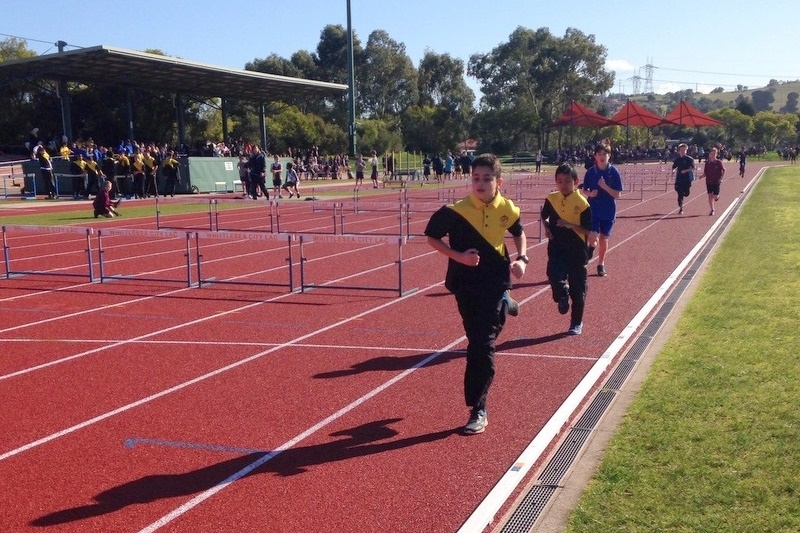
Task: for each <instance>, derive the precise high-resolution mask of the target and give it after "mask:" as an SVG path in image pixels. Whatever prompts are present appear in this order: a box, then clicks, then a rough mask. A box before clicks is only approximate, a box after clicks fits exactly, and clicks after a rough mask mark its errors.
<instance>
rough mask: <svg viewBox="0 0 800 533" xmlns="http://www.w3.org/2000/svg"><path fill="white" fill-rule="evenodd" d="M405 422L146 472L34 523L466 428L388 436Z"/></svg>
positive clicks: (286, 472) (292, 471) (290, 471)
mask: <svg viewBox="0 0 800 533" xmlns="http://www.w3.org/2000/svg"><path fill="white" fill-rule="evenodd" d="M401 420H402V418H388V419H384V420H377V421H374V422H368V423H366V424H362V425H360V426H356V427H354V428H350V429H346V430H342V431H336V432H334V433H331V434H330V436H331V437H344V438H338V439H335V440H331V441H329V442H324V443H321V444H313V445H309V446H301V447H297V448H290V449H288V450H284V451H271V452H270V451H264V452H255V453H250V454H247V455H242V456H239V457H235V458H233V459H229V460H227V461H222V462H220V463H214V464H211V465H208V466H205V467H203V468H199V469H197V470H192V471H189V472H183V473H180V474H161V475H152V476H145V477H142V478H139V479H136V480H133V481H130V482H127V483H123V484H122V485H118V486H116V487H112V488H110V489H108V490H105V491H103V492H101V493H99V494H97V495H96V496H94V498H93V499H94V503H91V504H88V505H83V506H80V507H73V508H70V509H63V510H60V511H55V512H53V513H50V514H47V515H44V516H42V517H40V518H37V519H36V520H33V521H32V522H31V525H33V526H38V527H48V526H54V525H58V524H66V523H69V522H75V521H78V520H85V519H87V518H91V517H94V516H101V515H104V514H109V513H113V512H117V511H120V510H122V509H124V508H126V507H128V506H131V505H141V504H146V503H151V502H154V501H157V500H161V499H165V498H175V497H179V496H184V497H186V496H191V495H194V494H198V493H201V492H203V491H206V490H209V489H211V488H213V487H215V486H217V485H219V484H220V483H222V482H224V481H226V480H228V479H229V478H233V479H240V478H243V477H248V476H253V475H258V474H268V473H273V474H276V475H278V476H294V475H297V474H302V473H303V472H306V471H307V470H308V468H309V467H311V466H314V465H320V464H325V463H332V462H335V461H346V460H348V459H352V458H356V457H362V456H366V455H374V454H378V453H383V452H388V451H393V450H398V449H401V448H407V447H409V446H415V445H417V444H424V443H429V442H434V441H437V440H441V439H445V438H447V437H449V436H451V435H458V434H459V432H460V428H452V429H445V430H442V431H436V432H433V433H427V434H422V435H414V436H411V437H404V438H401V439H396V440H387V439H391V438H392V437H395V436H397V435H398V434H399V432H398V431H397V430H395V429H392V428H391V427H389V426H390V425H391V424H394V423H396V422H399V421H401ZM378 441H383V442H378ZM248 469H252V471H249V472H247V470H248ZM243 470H244V471H245V472H243Z"/></svg>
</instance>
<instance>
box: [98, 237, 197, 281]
mask: <svg viewBox="0 0 800 533" xmlns="http://www.w3.org/2000/svg"><path fill="white" fill-rule="evenodd" d="M104 236H105V237H128V238H138V237H143V238H147V239H181V238H182V239H184V242H185V245H186V252H185V254H184V257H185V258H186V277H185V278H159V277H151V276H143V275H139V273H137V274H136V275H127V276H126V275H109V274H107V273H106V270H107V267H106V261H107V259H106V249H105V248H104V247H103V237H104ZM191 236H192V233H191V232H189V231H179V230H166V229H157V230H149V229H122V228H120V229H115V228H102V229H98V230H97V250H98V254H99V256H100V259H99V260H100V283H104V282H105V281H107V280H128V281H159V282H170V283H183V282H184V281H185V282H186V286H187V287H191V286H192V254H191V242H192V241H191ZM172 268H174V267H167V268H164V269H162V270H171V269H172Z"/></svg>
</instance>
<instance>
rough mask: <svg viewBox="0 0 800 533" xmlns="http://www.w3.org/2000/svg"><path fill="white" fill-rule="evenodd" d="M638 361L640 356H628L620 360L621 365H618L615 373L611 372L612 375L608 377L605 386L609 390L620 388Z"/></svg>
mask: <svg viewBox="0 0 800 533" xmlns="http://www.w3.org/2000/svg"><path fill="white" fill-rule="evenodd" d="M638 361H639V357H638V356H637V357H626V358H625V359H623V360H622V361H620V363H619V365H617V368H616V369H614V373H613V374H611V376H609V378H608V381H606V384H605V387H604V388H606V389H609V390H620V389H621V388H622V385H623V384H624V383H625V380H626V379H628V376H629V375H630V373H631V372H632V371H633V367H635V366H636V363H637V362H638Z"/></svg>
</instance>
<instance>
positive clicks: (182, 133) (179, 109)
mask: <svg viewBox="0 0 800 533" xmlns="http://www.w3.org/2000/svg"><path fill="white" fill-rule="evenodd" d="M185 113H186V104H185V103H184V101H183V93H176V94H175V119H176V122H177V123H178V146H184V145H185V144H186V123H185V121H184V115H185Z"/></svg>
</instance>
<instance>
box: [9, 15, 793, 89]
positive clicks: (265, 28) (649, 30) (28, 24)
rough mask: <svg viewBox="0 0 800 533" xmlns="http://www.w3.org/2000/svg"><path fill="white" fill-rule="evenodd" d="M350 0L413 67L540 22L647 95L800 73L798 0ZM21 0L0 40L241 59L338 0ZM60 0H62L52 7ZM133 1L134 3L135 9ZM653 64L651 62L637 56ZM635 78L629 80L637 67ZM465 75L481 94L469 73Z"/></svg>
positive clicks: (303, 43)
mask: <svg viewBox="0 0 800 533" xmlns="http://www.w3.org/2000/svg"><path fill="white" fill-rule="evenodd" d="M537 4H545V2H534V1H532V0H492V1H490V2H486V1H480V2H479V1H475V0H460V1H456V0H427V1H425V0H399V1H397V0H396V1H391V2H390V1H386V0H350V5H351V6H350V7H351V19H352V26H353V30H354V31H355V34H356V36H357V37H358V39H359V40H360V41H361V43H362V44H366V41H367V38H368V36H369V34H370V33H371V32H372V31H374V30H376V29H382V30H385V31H386V32H387V33H388V34H389V36H390V37H391V38H392V39H394V40H395V41H397V42H399V43H402V44H404V45H405V47H406V52H407V53H408V55H409V57H410V58H411V60H412V61H413V63H414V65H415V66H418V65H419V62H420V60H421V59H422V57H423V56H424V54H425V52H426V50H431V51H433V52H435V53H438V54H445V53H447V54H450V56H452V57H454V58H458V59H461V60H463V61H464V63H465V65H466V63H467V62H468V61H469V58H470V56H472V55H473V54H486V53H489V52H491V51H492V49H494V48H495V47H497V46H498V45H500V44H502V43H506V42H508V38H509V36H510V35H511V33H512V32H513V31H514V30H515V29H516V28H517V27H519V26H522V27H525V28H529V29H531V30H537V29H539V28H544V27H546V28H548V29H549V30H550V32H551V33H552V34H553V35H555V36H557V37H563V36H564V34H565V31H566V29H567V28H575V29H578V30H580V31H582V32H583V33H584V34H587V35H593V36H594V37H595V42H596V43H597V44H599V45H602V46H604V47H605V48H606V50H607V55H606V68H607V70H609V71H614V72H615V84H614V87H613V88H612V89H611V92H615V93H616V92H621V93H625V94H636V93H637V91H636V89H637V85H638V92H639V93H641V92H644V90H645V88H646V86H647V85H648V70H649V71H650V72H651V77H650V79H651V80H652V88H653V91H654V92H655V93H657V94H663V93H666V92H675V91H678V90H686V89H692V90H693V91H696V92H702V93H708V92H710V91H711V90H712V89H714V88H716V87H722V88H723V89H725V90H726V91H733V90H735V89H736V87H737V86H738V85H742V86H745V87H749V88H750V89H755V88H760V87H764V86H766V85H767V83H768V82H769V81H770V80H771V79H776V80H778V81H794V80H797V79H800V59H798V55H797V51H796V47H795V46H794V44H795V43H794V41H795V39H796V35H797V29H798V24H797V21H796V18H797V14H798V10H797V3H796V0H769V1H767V2H764V3H763V4H762V3H760V2H753V1H747V2H745V1H744V0H724V1H720V0H706V1H704V2H690V1H685V0H675V1H673V2H667V3H655V2H650V1H648V0H638V1H634V0H606V1H605V2H589V1H585V0H561V1H558V2H546V4H547V5H537ZM32 6H33V4H31V3H30V2H29V1H21V0H4V1H3V16H2V18H0V40H2V39H6V38H7V37H9V36H12V37H18V38H22V39H25V40H26V41H27V45H28V48H30V49H32V50H34V51H35V52H37V53H38V54H45V53H55V52H57V51H58V49H57V47H56V45H55V42H56V41H59V40H60V41H65V42H66V43H67V44H68V46H67V48H66V49H67V50H74V49H77V48H80V47H91V46H98V45H106V46H112V47H116V48H125V49H130V50H138V51H143V50H146V49H158V50H161V51H162V52H164V53H166V54H167V55H170V56H176V57H180V58H182V59H186V60H190V61H196V62H199V63H207V64H210V65H215V66H220V67H227V68H234V69H241V68H244V65H245V64H246V63H248V62H250V61H253V60H254V59H262V58H265V57H267V56H269V55H270V54H273V53H275V54H278V55H279V56H282V57H284V58H287V59H288V58H290V57H291V55H292V54H293V53H294V52H297V51H298V50H308V51H309V52H314V51H315V50H316V46H317V44H318V43H319V37H320V33H321V31H322V29H323V28H324V27H325V26H326V25H328V24H339V25H341V26H343V27H347V1H346V0H291V1H285V0H284V1H272V2H259V1H257V0H249V1H242V0H225V1H222V2H213V3H212V2H205V1H200V0H193V1H191V2H189V1H188V0H187V1H183V2H179V1H175V0H173V1H169V0H168V1H166V2H164V1H158V2H156V1H153V0H140V1H139V2H135V3H133V4H130V5H129V7H120V6H121V5H117V4H113V5H112V4H109V3H107V2H98V1H95V0H82V1H81V2H79V3H78V4H76V5H75V6H73V7H71V8H69V9H52V10H50V9H46V8H45V7H44V6H42V7H39V8H36V9H32ZM62 7H63V6H62ZM134 7H135V9H134ZM647 65H651V66H652V68H651V69H647V68H646V66H647ZM636 76H638V77H639V78H640V79H639V81H638V83H637V81H636V80H635V77H636ZM467 81H468V84H469V85H470V87H472V88H473V90H474V91H475V92H476V96H477V97H480V93H479V85H478V83H477V81H476V80H472V79H469V78H468V80H467Z"/></svg>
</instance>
